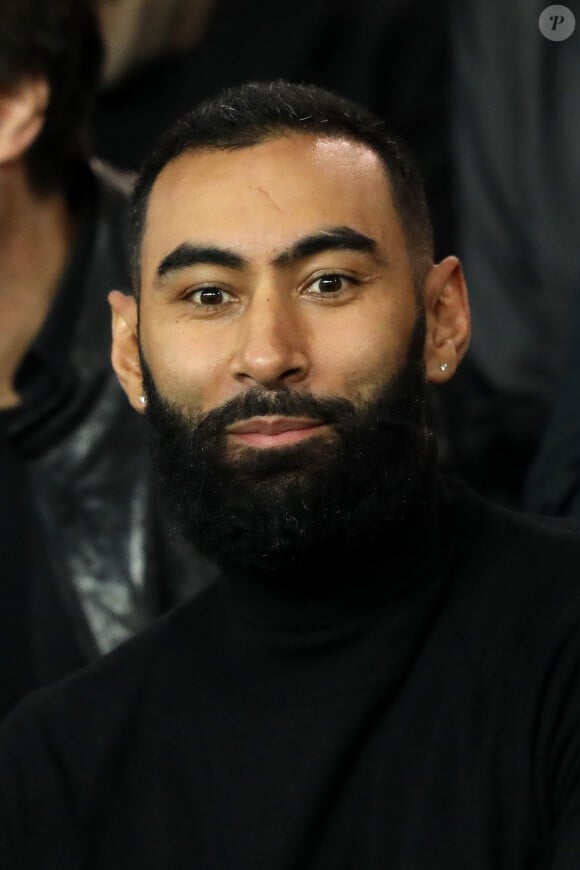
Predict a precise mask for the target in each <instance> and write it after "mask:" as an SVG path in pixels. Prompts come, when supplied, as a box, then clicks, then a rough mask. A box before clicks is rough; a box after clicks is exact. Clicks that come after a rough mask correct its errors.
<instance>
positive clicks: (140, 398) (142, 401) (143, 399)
mask: <svg viewBox="0 0 580 870" xmlns="http://www.w3.org/2000/svg"><path fill="white" fill-rule="evenodd" d="M139 401H140V403H141V404H142V405H143V406H145V405H146V404H147V396H146V395H145V393H141V395H140V396H139Z"/></svg>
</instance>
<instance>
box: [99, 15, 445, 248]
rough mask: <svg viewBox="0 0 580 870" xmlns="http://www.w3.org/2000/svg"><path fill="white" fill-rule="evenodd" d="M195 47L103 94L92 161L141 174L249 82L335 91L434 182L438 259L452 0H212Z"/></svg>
mask: <svg viewBox="0 0 580 870" xmlns="http://www.w3.org/2000/svg"><path fill="white" fill-rule="evenodd" d="M214 5H215V9H214V11H213V12H212V15H211V18H210V20H209V24H208V28H207V31H206V33H205V34H204V36H203V38H202V39H201V41H200V43H199V45H196V46H195V48H193V49H192V50H191V51H189V52H186V53H184V54H182V55H179V56H173V57H165V58H162V59H160V60H158V61H157V62H156V63H153V64H151V65H149V66H148V67H147V68H146V69H145V70H144V71H143V72H141V73H140V74H138V75H135V76H134V77H133V78H131V79H130V80H127V81H126V82H124V83H123V84H121V85H119V86H118V87H116V88H115V89H113V90H111V91H109V92H106V93H104V94H102V95H101V98H100V100H99V103H98V105H97V111H96V114H95V119H94V123H93V128H94V131H95V150H96V153H97V154H99V155H100V156H102V157H104V158H105V159H107V160H110V161H111V162H112V163H114V164H115V165H118V166H123V167H127V168H129V169H137V168H138V167H139V165H140V164H141V162H142V160H143V159H144V158H145V157H146V155H147V154H148V153H149V151H150V149H151V146H152V144H153V143H154V142H155V141H156V140H157V139H158V138H159V136H160V135H161V133H162V132H163V131H164V130H165V128H166V127H168V126H169V125H170V124H172V123H174V121H176V120H177V118H179V117H180V116H181V115H182V114H183V113H184V112H187V111H188V110H189V109H191V108H192V106H194V105H195V104H196V103H198V102H199V101H200V100H203V99H206V98H208V97H212V96H215V94H216V93H217V92H218V91H219V90H221V89H222V88H224V87H229V86H233V85H239V84H242V83H243V82H246V81H267V80H271V79H280V78H283V79H287V80H288V81H293V82H308V83H312V84H317V85H321V86H322V87H326V88H330V89H331V90H333V91H336V92H338V93H340V94H342V95H343V96H345V97H348V98H350V99H353V100H357V101H358V102H360V103H361V104H362V105H364V106H366V107H367V108H369V109H371V110H372V111H374V112H376V113H377V114H378V115H379V117H381V118H384V120H385V121H386V123H387V126H388V128H389V129H391V130H392V131H393V132H395V133H398V134H399V135H400V136H402V137H403V138H404V139H405V141H406V142H408V144H409V145H410V147H411V149H412V151H413V153H414V154H415V156H416V158H417V161H418V163H419V166H420V168H421V170H422V172H423V174H424V176H425V178H426V181H427V189H428V195H429V200H430V203H431V206H432V208H433V212H434V217H435V221H434V224H435V229H436V233H437V247H438V249H439V252H440V254H441V255H446V254H448V253H449V252H450V250H451V249H452V248H453V243H452V239H451V232H452V226H451V203H452V195H451V189H452V172H451V149H450V144H449V138H450V133H449V123H448V121H449V107H448V92H449V88H448V65H449V47H448V38H447V29H448V21H447V3H446V2H444V3H432V2H431V0H388V2H386V0H279V2H276V3H272V2H271V0H251V2H249V3H248V2H246V3H240V2H239V0H215V4H214Z"/></svg>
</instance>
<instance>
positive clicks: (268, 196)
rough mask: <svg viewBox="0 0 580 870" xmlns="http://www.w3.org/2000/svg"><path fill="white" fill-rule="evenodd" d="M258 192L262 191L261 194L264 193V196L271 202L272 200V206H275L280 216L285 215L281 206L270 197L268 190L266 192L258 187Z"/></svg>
mask: <svg viewBox="0 0 580 870" xmlns="http://www.w3.org/2000/svg"><path fill="white" fill-rule="evenodd" d="M258 190H259V191H260V193H263V194H264V196H265V197H266V199H269V200H270V202H271V203H272V205H273V206H274V208H275V209H276V211H277V212H280V214H282V213H283V212H282V209H281V208H280V206H279V205H278V203H277V202H276V201H275V200H274V199H272V196H271V195H270V193H269V192H268V191H267V190H265V188H263V187H258Z"/></svg>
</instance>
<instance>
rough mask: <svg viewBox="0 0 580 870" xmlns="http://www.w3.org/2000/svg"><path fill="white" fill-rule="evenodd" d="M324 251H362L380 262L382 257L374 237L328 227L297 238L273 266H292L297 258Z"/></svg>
mask: <svg viewBox="0 0 580 870" xmlns="http://www.w3.org/2000/svg"><path fill="white" fill-rule="evenodd" d="M325 251H362V252H363V253H365V254H371V255H372V256H373V258H374V259H375V260H376V261H377V262H380V263H382V264H384V263H385V260H384V258H383V257H382V256H381V255H380V254H379V250H378V245H377V243H376V242H375V240H374V239H371V238H370V237H369V236H365V235H364V234H363V233H360V232H359V231H358V230H353V229H352V227H330V228H329V229H327V230H322V231H321V232H319V233H314V234H313V235H311V236H305V237H304V238H303V239H299V240H298V241H297V242H296V243H295V244H294V245H292V246H291V247H290V248H288V250H286V251H282V253H280V254H278V256H277V257H276V259H275V260H274V265H275V266H292V265H294V263H296V262H297V261H298V260H305V259H306V258H307V257H313V256H314V255H315V254H322V253H324V252H325Z"/></svg>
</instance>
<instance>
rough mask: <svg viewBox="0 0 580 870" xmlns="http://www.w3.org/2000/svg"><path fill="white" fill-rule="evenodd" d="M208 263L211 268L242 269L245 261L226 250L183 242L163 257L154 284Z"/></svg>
mask: <svg viewBox="0 0 580 870" xmlns="http://www.w3.org/2000/svg"><path fill="white" fill-rule="evenodd" d="M204 263H206V264H207V263H209V264H210V265H213V266H225V268H226V269H244V268H245V267H246V265H247V263H246V261H245V260H244V258H243V257H241V256H240V255H239V254H236V253H234V251H230V250H228V249H227V248H217V247H213V246H210V245H192V244H189V243H188V242H184V243H183V244H181V245H178V246H177V248H175V249H174V250H173V251H171V252H170V253H169V254H167V256H166V257H164V258H163V259H162V260H161V262H160V263H159V265H158V266H157V269H156V271H155V284H156V285H159V284H161V283H162V282H163V278H165V277H166V276H167V275H170V274H172V273H173V272H179V271H180V270H181V269H189V268H190V267H191V266H197V265H199V264H204Z"/></svg>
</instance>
